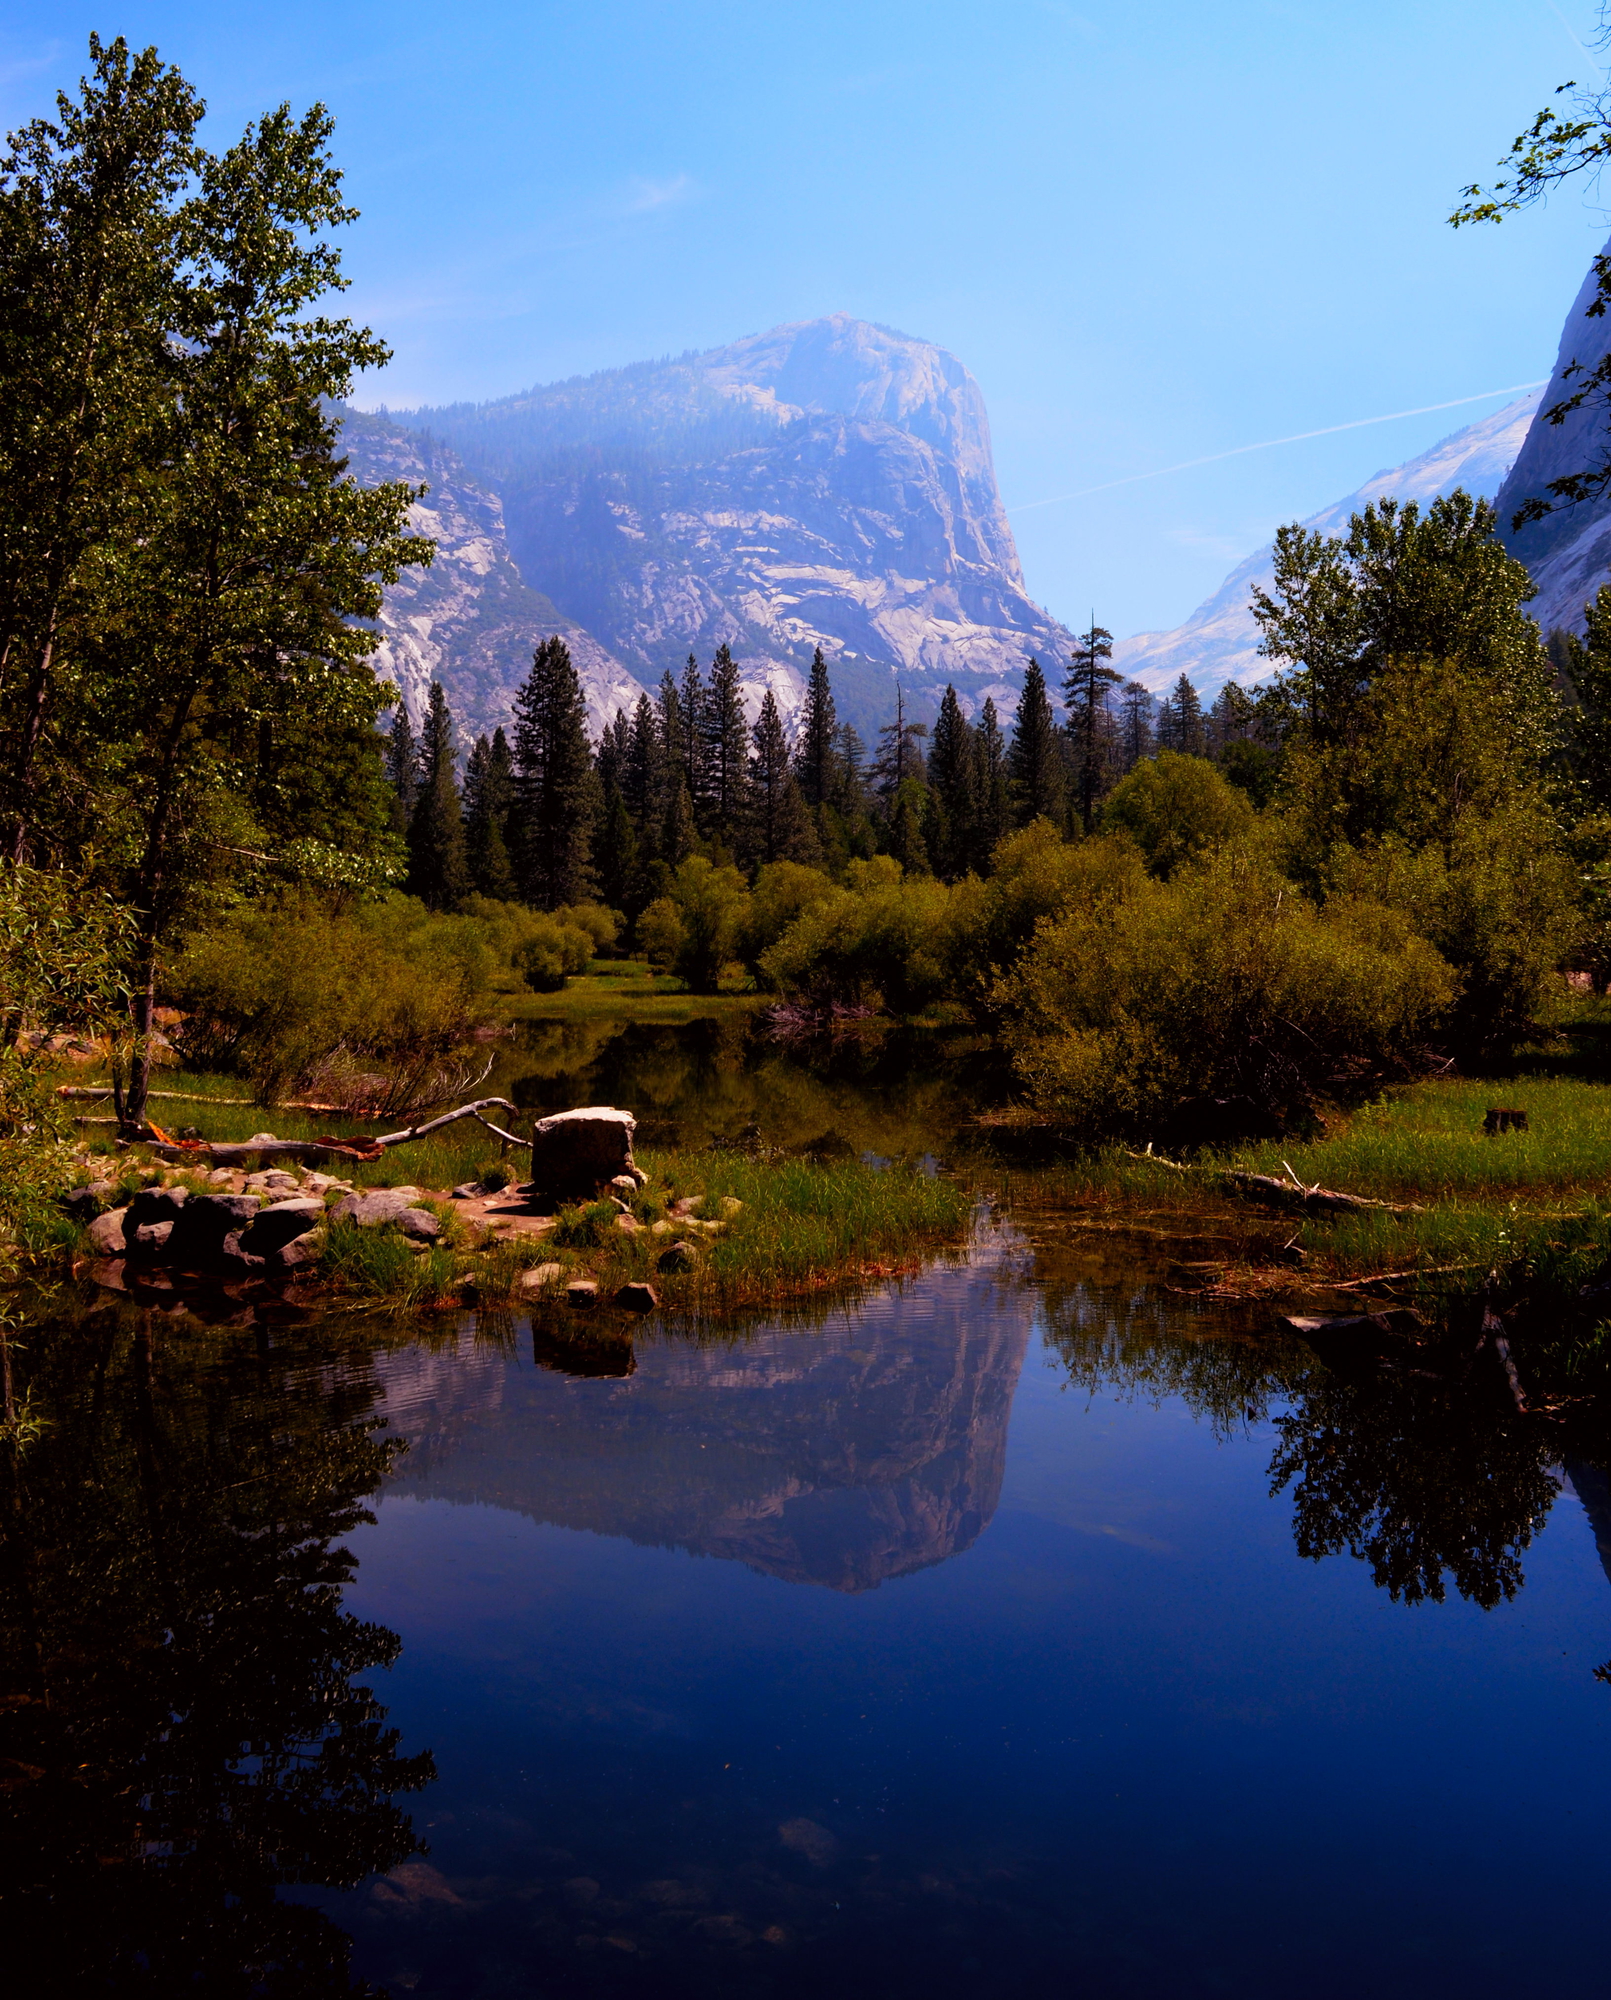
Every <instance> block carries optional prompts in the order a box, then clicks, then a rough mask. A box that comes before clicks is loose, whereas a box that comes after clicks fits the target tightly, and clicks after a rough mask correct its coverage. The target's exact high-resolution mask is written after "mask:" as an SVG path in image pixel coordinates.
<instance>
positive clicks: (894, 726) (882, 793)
mask: <svg viewBox="0 0 1611 2000" xmlns="http://www.w3.org/2000/svg"><path fill="white" fill-rule="evenodd" d="M928 733H929V732H928V728H927V726H926V725H925V724H924V723H921V722H908V721H907V719H906V692H905V690H904V689H903V688H902V686H901V684H900V682H899V681H897V682H896V683H895V719H894V721H893V722H886V723H885V724H884V726H883V728H882V729H880V730H879V732H878V755H877V756H876V757H875V758H874V759H873V772H872V776H873V789H874V790H875V791H876V792H877V793H878V795H879V797H880V798H881V799H884V800H885V801H888V800H890V799H892V798H894V796H895V794H896V793H897V792H898V791H899V790H900V788H901V786H902V785H903V784H905V782H906V780H907V779H908V778H921V777H922V776H923V739H924V738H925V737H926V736H927V735H928Z"/></svg>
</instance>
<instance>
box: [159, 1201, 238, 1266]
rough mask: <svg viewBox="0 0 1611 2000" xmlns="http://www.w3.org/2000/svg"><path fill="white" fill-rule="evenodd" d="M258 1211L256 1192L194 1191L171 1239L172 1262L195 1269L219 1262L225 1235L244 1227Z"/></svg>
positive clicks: (169, 1247)
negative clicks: (214, 1192) (202, 1192)
mask: <svg viewBox="0 0 1611 2000" xmlns="http://www.w3.org/2000/svg"><path fill="white" fill-rule="evenodd" d="M257 1210H258V1200H257V1196H256V1195H255V1194H193V1195H192V1196H191V1197H190V1199H189V1201H187V1202H186V1203H185V1205H184V1207H183V1208H182V1209H181V1210H180V1211H179V1216H178V1220H177V1221H176V1222H175V1223H174V1229H173V1234H172V1236H170V1237H169V1239H168V1261H169V1262H170V1263H173V1264H180V1265H184V1266H186V1267H187V1268H192V1269H204V1268H205V1267H206V1266H208V1265H209V1264H214V1263H216V1262H217V1261H218V1260H219V1258H220V1257H222V1255H223V1251H224V1238H225V1237H226V1236H229V1235H232V1234H233V1233H234V1232H236V1231H237V1230H241V1229H244V1228H245V1227H246V1226H247V1224H248V1223H249V1222H250V1221H251V1220H252V1218H253V1216H254V1215H256V1213H257Z"/></svg>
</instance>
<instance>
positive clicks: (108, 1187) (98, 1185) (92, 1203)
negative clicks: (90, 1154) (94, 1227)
mask: <svg viewBox="0 0 1611 2000" xmlns="http://www.w3.org/2000/svg"><path fill="white" fill-rule="evenodd" d="M115 1192H116V1190H115V1189H114V1188H113V1186H112V1183H111V1182H110V1181H91V1182H90V1183H89V1185H88V1186H87V1187H76V1188H74V1189H73V1191H72V1192H71V1193H70V1194H64V1195H63V1196H62V1207H63V1208H65V1209H66V1211H67V1213H68V1214H69V1215H70V1216H71V1217H72V1218H73V1220H74V1221H75V1222H82V1223H90V1222H93V1221H94V1220H95V1218H96V1216H98V1215H99V1214H101V1213H102V1211H103V1210H104V1209H105V1207H106V1204H107V1201H108V1199H109V1198H110V1197H111V1196H112V1195H113V1194H114V1193H115Z"/></svg>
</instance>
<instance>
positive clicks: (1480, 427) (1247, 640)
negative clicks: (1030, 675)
mask: <svg viewBox="0 0 1611 2000" xmlns="http://www.w3.org/2000/svg"><path fill="white" fill-rule="evenodd" d="M1542 393H1543V392H1542V391H1540V390H1537V389H1535V390H1533V391H1531V392H1530V393H1529V394H1528V395H1525V396H1522V397H1519V398H1518V399H1517V400H1516V401H1515V402H1514V403H1507V404H1506V406H1505V407H1504V409H1502V410H1498V411H1496V412H1495V413H1494V414H1493V415H1492V416H1491V417H1483V418H1482V419H1480V421H1478V422H1477V423H1474V424H1467V425H1466V427H1465V428H1464V429H1463V430H1458V431H1454V432H1452V433H1451V434H1450V435H1449V436H1448V437H1446V438H1441V439H1440V440H1439V441H1438V442H1437V443H1436V444H1435V445H1433V446H1432V447H1431V448H1430V450H1427V451H1423V452H1421V453H1420V454H1419V455H1418V456H1417V457H1415V458H1412V459H1408V460H1406V462H1405V463H1404V464H1403V465H1398V466H1390V467H1388V468H1387V469H1385V470H1384V471H1381V472H1376V473H1373V474H1372V475H1371V477H1370V478H1369V479H1367V480H1366V481H1365V482H1364V484H1363V485H1361V486H1359V487H1358V488H1356V489H1355V491H1354V492H1352V493H1350V494H1348V495H1347V496H1346V497H1345V498H1344V499H1341V500H1338V501H1335V502H1334V503H1333V504H1332V505H1331V506H1329V507H1326V508H1323V509H1322V510H1321V512H1320V513H1318V514H1312V515H1311V516H1310V517H1309V519H1308V520H1307V521H1305V522H1304V524H1303V525H1304V526H1305V527H1306V528H1313V529H1317V530H1319V531H1321V532H1322V533H1325V534H1329V535H1337V534H1342V533H1344V532H1345V531H1346V529H1347V526H1348V518H1349V516H1350V515H1351V514H1357V513H1358V512H1359V511H1360V509H1361V508H1363V507H1365V506H1366V505H1367V504H1368V503H1369V502H1371V501H1373V500H1382V499H1389V498H1391V499H1398V500H1418V501H1420V502H1421V504H1422V505H1423V506H1424V505H1425V504H1426V502H1427V501H1428V500H1432V499H1436V498H1437V496H1438V495H1439V494H1444V493H1452V492H1453V491H1454V490H1455V488H1456V487H1459V486H1463V487H1464V488H1465V489H1466V491H1467V492H1468V493H1473V494H1476V495H1478V496H1479V497H1480V498H1482V499H1485V500H1491V499H1492V498H1493V497H1494V495H1495V494H1496V493H1498V492H1499V490H1500V488H1501V486H1502V484H1503V483H1504V481H1505V476H1506V474H1507V473H1508V472H1509V471H1510V469H1511V467H1512V465H1513V464H1514V462H1515V460H1516V455H1517V453H1518V452H1519V451H1520V450H1521V449H1522V441H1523V439H1524V438H1526V437H1527V436H1528V435H1529V432H1530V428H1531V427H1532V426H1533V424H1534V418H1535V413H1536V411H1537V409H1538V406H1539V399H1540V396H1541V395H1542ZM1274 574H1275V564H1274V557H1273V550H1272V548H1271V547H1270V546H1269V545H1266V546H1265V547H1264V548H1261V549H1259V550H1257V551H1256V552H1255V553H1254V554H1253V555H1250V556H1249V557H1248V558H1247V559H1246V560H1245V561H1244V562H1241V563H1239V564H1238V565H1237V566H1236V568H1235V569H1233V570H1232V571H1231V573H1230V575H1229V576H1228V577H1227V578H1226V579H1225V581H1224V583H1222V584H1221V585H1220V587H1219V589H1218V590H1216V591H1215V593H1214V595H1213V596H1212V597H1210V598H1209V599H1208V600H1207V601H1206V603H1203V604H1200V605H1199V606H1198V607H1197V609H1196V610H1195V611H1194V612H1193V613H1192V614H1191V616H1190V617H1189V618H1188V619H1187V620H1186V622H1185V623H1184V624H1183V625H1177V626H1176V627H1175V629H1174V630H1173V631H1172V632H1139V633H1137V634H1136V636H1135V637H1134V638H1131V639H1121V640H1120V641H1119V642H1118V643H1117V644H1116V645H1115V646H1114V648H1113V664H1114V665H1115V666H1116V667H1117V668H1118V669H1119V670H1120V671H1121V672H1122V673H1124V674H1125V675H1127V676H1128V677H1129V678H1130V679H1131V680H1138V681H1140V682H1141V684H1142V685H1143V686H1144V687H1148V688H1151V689H1152V690H1153V692H1154V693H1162V692H1163V691H1164V690H1165V689H1166V688H1170V687H1173V685H1174V684H1175V682H1176V681H1177V680H1178V679H1179V678H1180V676H1181V675H1182V674H1185V675H1186V677H1187V678H1188V679H1189V680H1190V681H1191V683H1192V685H1193V686H1194V687H1195V688H1196V690H1197V692H1198V694H1199V695H1200V696H1201V697H1202V698H1203V699H1204V700H1205V701H1212V700H1213V698H1214V697H1215V695H1217V694H1218V693H1219V691H1220V689H1221V688H1222V687H1223V686H1224V685H1225V683H1226V682H1227V681H1231V680H1234V681H1239V682H1241V683H1242V685H1243V686H1247V685H1249V684H1250V683H1252V682H1254V681H1261V680H1266V679H1268V677H1269V676H1270V675H1271V674H1272V673H1274V672H1276V671H1277V667H1278V664H1279V663H1278V662H1276V661H1274V660H1270V659H1267V658H1265V656H1264V655H1263V654H1261V653H1260V651H1259V636H1260V634H1259V628H1258V624H1257V622H1256V621H1255V619H1254V617H1253V609H1252V602H1253V590H1254V587H1255V585H1257V586H1259V587H1260V588H1263V589H1268V588H1269V586H1270V583H1271V580H1272V579H1273V577H1274ZM1529 608H1530V609H1532V610H1533V611H1534V612H1535V615H1536V611H1537V607H1536V605H1534V606H1530V607H1529ZM1545 629H1546V630H1547V629H1548V627H1547V626H1546V628H1545Z"/></svg>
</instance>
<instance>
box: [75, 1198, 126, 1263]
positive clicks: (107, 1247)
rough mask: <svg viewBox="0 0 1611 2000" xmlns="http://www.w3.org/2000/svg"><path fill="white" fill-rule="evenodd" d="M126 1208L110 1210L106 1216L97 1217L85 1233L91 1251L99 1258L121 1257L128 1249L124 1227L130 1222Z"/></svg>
mask: <svg viewBox="0 0 1611 2000" xmlns="http://www.w3.org/2000/svg"><path fill="white" fill-rule="evenodd" d="M128 1214H129V1211H128V1210H127V1209H126V1208H113V1209H109V1210H108V1211H107V1213H106V1214H105V1215H98V1216H96V1218H95V1220H94V1221H93V1222H92V1223H91V1224H90V1226H89V1228H88V1229H87V1230H86V1231H85V1235H86V1237H87V1239H88V1242H89V1247H90V1249H91V1250H92V1251H93V1252H94V1254H95V1255H96V1256H97V1257H121V1256H122V1255H123V1252H124V1250H125V1249H126V1248H127V1247H128V1246H127V1244H126V1243H125V1241H124V1237H123V1225H124V1223H125V1222H126V1221H127V1220H128Z"/></svg>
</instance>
